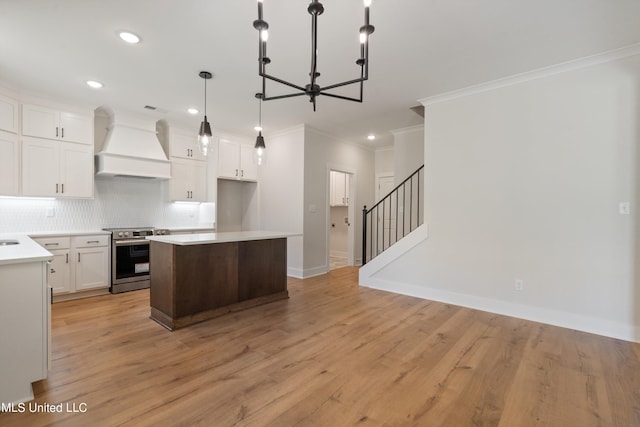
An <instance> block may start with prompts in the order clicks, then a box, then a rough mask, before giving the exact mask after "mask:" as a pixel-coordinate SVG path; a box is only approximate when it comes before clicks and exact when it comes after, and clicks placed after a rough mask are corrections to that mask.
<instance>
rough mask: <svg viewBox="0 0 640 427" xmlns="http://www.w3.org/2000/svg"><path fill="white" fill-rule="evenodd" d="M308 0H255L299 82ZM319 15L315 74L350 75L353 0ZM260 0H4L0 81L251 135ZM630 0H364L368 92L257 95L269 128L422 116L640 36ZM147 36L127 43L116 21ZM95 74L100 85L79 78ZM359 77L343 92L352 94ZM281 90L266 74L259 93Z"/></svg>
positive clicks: (376, 128)
mask: <svg viewBox="0 0 640 427" xmlns="http://www.w3.org/2000/svg"><path fill="white" fill-rule="evenodd" d="M307 4H308V1H304V2H303V1H294V0H264V15H265V16H264V17H265V20H266V21H268V22H269V24H270V38H269V46H268V55H269V56H270V58H271V59H272V63H271V65H269V67H268V72H269V73H270V74H273V75H275V76H278V77H282V78H284V79H286V80H290V81H292V82H295V83H297V84H299V85H301V86H304V85H305V84H306V83H308V81H307V80H308V73H309V65H310V39H309V35H310V16H309V14H308V13H307V12H306V8H307ZM323 4H324V6H325V13H324V14H323V15H322V16H320V17H319V23H318V33H319V47H318V49H319V57H318V71H320V72H321V73H322V76H321V77H320V79H319V83H320V84H321V85H329V84H332V83H336V82H338V81H342V80H347V79H352V78H355V77H357V76H358V73H359V69H358V67H357V66H356V65H355V63H354V62H355V60H356V59H357V57H358V56H359V44H358V28H359V27H360V26H361V25H362V22H363V12H362V0H340V1H338V0H325V1H324V2H323ZM256 15H257V6H256V1H255V0H226V1H222V0H182V1H175V0H0V82H2V84H4V85H5V86H8V87H10V88H14V89H17V90H22V91H25V92H27V93H30V94H33V95H37V96H41V97H48V98H51V99H54V100H58V101H60V102H67V103H78V104H81V105H86V106H91V107H97V106H100V105H108V106H111V107H113V108H116V109H126V110H130V111H135V112H144V111H145V110H143V107H144V106H145V105H153V106H156V107H158V108H159V109H162V110H164V111H166V112H157V111H156V112H154V113H145V114H150V115H151V116H153V117H155V118H165V119H167V120H168V121H169V122H170V123H174V124H175V125H177V126H180V127H186V128H191V129H193V130H194V132H196V131H197V128H198V125H199V122H200V120H201V119H202V117H201V115H198V116H190V115H189V114H187V113H186V108H187V107H190V106H195V107H197V108H200V110H201V111H202V110H203V108H204V100H203V98H204V96H203V80H202V79H201V78H199V77H198V72H199V71H201V70H207V71H210V72H212V73H213V74H214V78H213V79H212V80H209V82H208V101H207V113H208V116H209V120H210V121H211V122H212V124H213V126H214V127H215V128H216V129H220V130H225V131H227V132H231V133H236V134H241V135H247V136H252V135H253V134H254V131H253V126H254V125H255V124H256V122H257V112H258V105H257V100H256V99H255V98H254V94H255V93H256V92H258V91H259V90H260V79H259V77H258V74H257V72H258V69H257V68H258V63H257V54H258V53H257V44H258V35H257V31H256V30H254V29H253V26H252V22H253V20H254V19H256ZM639 18H640V1H638V0H536V1H533V0H485V1H478V0H373V4H372V7H371V23H372V24H373V25H375V27H376V31H375V33H374V34H373V35H372V37H371V40H370V73H369V77H370V79H369V81H368V82H367V83H365V89H364V100H365V101H364V103H363V104H358V103H352V102H346V101H341V100H336V99H333V98H329V97H320V98H318V100H317V110H318V111H317V112H315V113H314V112H313V110H312V107H311V104H310V103H309V102H308V98H307V97H296V98H290V99H286V100H277V101H269V102H266V103H265V104H264V106H263V127H264V129H265V131H264V134H265V137H266V141H267V145H268V135H269V133H270V132H275V131H277V130H281V129H285V128H287V127H290V126H295V125H298V124H301V123H307V124H309V125H311V126H313V127H315V128H318V129H320V130H323V131H325V132H327V133H330V134H334V135H336V136H338V137H341V138H344V139H347V140H351V141H354V142H358V143H362V144H367V142H366V135H367V134H368V133H375V134H377V135H378V136H379V137H378V139H377V142H376V143H374V144H378V145H381V144H385V143H388V142H389V141H390V140H391V135H390V133H389V131H391V130H394V129H399V128H403V127H407V126H413V125H417V124H420V123H421V122H422V119H421V117H420V116H418V115H417V114H416V113H414V112H412V111H411V110H410V107H413V106H416V105H418V102H417V100H418V99H422V98H426V97H429V96H433V95H437V94H441V93H444V92H448V91H451V90H455V89H460V88H463V87H467V86H471V85H475V84H479V83H482V82H486V81H491V80H495V79H498V78H502V77H506V76H510V75H514V74H518V73H522V72H525V71H530V70H533V69H537V68H542V67H546V66H549V65H554V64H558V63H561V62H565V61H568V60H572V59H577V58H580V57H584V56H588V55H593V54H597V53H601V52H604V51H607V50H611V49H615V48H619V47H623V46H627V45H631V44H634V43H638V42H640V25H639V24H638V23H639V22H640V21H639ZM120 29H128V30H131V31H134V32H136V33H138V34H139V35H141V36H142V38H143V42H142V43H141V44H139V45H127V44H125V43H123V42H122V41H120V39H118V37H117V36H116V31H117V30H120ZM88 79H95V80H99V81H101V82H103V83H104V84H105V87H104V88H103V89H101V90H94V89H90V88H88V87H87V86H86V85H85V84H84V82H85V81H86V80H88ZM356 89H357V88H356V87H353V88H352V89H351V90H350V91H348V92H346V93H347V94H351V95H356ZM285 92H288V90H287V89H286V88H283V87H282V86H279V85H277V84H275V83H268V86H267V94H268V95H275V94H282V93H285Z"/></svg>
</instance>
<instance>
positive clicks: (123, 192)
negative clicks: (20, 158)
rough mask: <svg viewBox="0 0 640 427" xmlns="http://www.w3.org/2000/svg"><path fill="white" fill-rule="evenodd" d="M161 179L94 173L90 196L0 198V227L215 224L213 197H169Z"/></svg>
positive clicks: (14, 229)
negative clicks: (202, 200) (188, 200)
mask: <svg viewBox="0 0 640 427" xmlns="http://www.w3.org/2000/svg"><path fill="white" fill-rule="evenodd" d="M165 185H166V183H164V182H163V181H160V180H151V179H149V180H146V179H136V178H125V177H113V178H96V180H95V188H94V190H95V191H94V193H95V194H94V196H95V198H94V199H93V200H75V199H69V200H66V199H53V200H51V199H28V198H0V233H13V232H42V231H53V232H57V231H85V230H86V231H92V230H100V229H102V228H106V227H138V226H155V227H164V228H186V227H212V226H213V225H214V221H215V216H214V211H215V209H214V205H213V204H212V203H204V204H190V203H169V202H167V198H166V194H167V191H166V190H167V189H166V188H164V187H165Z"/></svg>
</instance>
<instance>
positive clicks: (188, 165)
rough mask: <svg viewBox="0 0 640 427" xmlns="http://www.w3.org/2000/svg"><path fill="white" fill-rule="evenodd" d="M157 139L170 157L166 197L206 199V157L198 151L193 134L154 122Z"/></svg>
mask: <svg viewBox="0 0 640 427" xmlns="http://www.w3.org/2000/svg"><path fill="white" fill-rule="evenodd" d="M156 131H157V132H158V139H159V140H160V144H161V145H162V148H163V149H164V150H165V152H169V158H170V160H171V179H170V180H169V200H170V201H173V202H206V201H207V158H206V157H205V156H203V155H202V154H201V153H200V151H199V150H198V137H197V135H196V134H195V133H193V132H189V131H186V130H182V129H178V128H174V127H171V126H170V125H169V123H167V122H166V121H165V120H160V121H158V122H157V123H156ZM210 155H211V154H210Z"/></svg>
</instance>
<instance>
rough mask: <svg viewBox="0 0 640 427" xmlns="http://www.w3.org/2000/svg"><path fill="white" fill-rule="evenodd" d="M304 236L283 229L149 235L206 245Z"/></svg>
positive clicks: (177, 242) (172, 241) (182, 243)
mask: <svg viewBox="0 0 640 427" xmlns="http://www.w3.org/2000/svg"><path fill="white" fill-rule="evenodd" d="M296 236H302V233H295V232H282V231H262V230H261V231H225V232H219V233H199V234H176V235H166V236H147V240H150V241H152V242H160V243H168V244H171V245H179V246H186V245H205V244H211V243H228V242H245V241H250V240H267V239H282V238H286V237H296Z"/></svg>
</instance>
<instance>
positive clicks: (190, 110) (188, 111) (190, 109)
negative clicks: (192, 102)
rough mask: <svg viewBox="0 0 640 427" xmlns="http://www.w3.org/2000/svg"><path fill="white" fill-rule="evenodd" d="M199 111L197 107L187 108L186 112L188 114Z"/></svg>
mask: <svg viewBox="0 0 640 427" xmlns="http://www.w3.org/2000/svg"><path fill="white" fill-rule="evenodd" d="M199 112H200V110H198V109H197V108H193V107H191V108H187V113H189V114H198V113H199Z"/></svg>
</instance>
